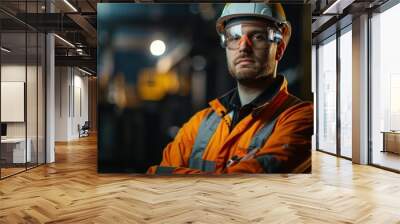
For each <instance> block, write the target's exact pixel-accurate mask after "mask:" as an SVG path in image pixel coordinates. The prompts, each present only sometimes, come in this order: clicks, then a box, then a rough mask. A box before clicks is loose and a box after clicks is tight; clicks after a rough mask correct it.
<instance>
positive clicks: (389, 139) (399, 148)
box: [381, 131, 400, 154]
mask: <svg viewBox="0 0 400 224" xmlns="http://www.w3.org/2000/svg"><path fill="white" fill-rule="evenodd" d="M381 133H383V150H382V152H393V153H397V154H400V131H382V132H381Z"/></svg>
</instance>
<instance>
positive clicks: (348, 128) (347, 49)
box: [340, 26, 353, 158]
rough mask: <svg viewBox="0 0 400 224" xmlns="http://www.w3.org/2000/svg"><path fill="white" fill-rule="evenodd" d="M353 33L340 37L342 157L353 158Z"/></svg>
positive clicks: (349, 30) (348, 32)
mask: <svg viewBox="0 0 400 224" xmlns="http://www.w3.org/2000/svg"><path fill="white" fill-rule="evenodd" d="M351 65H352V33H351V26H350V27H348V28H347V29H345V30H344V31H343V34H342V35H341V36H340V155H341V156H344V157H348V158H351V157H352V148H351V141H352V138H351V136H352V125H351V124H352V96H353V95H352V74H353V72H352V66H351Z"/></svg>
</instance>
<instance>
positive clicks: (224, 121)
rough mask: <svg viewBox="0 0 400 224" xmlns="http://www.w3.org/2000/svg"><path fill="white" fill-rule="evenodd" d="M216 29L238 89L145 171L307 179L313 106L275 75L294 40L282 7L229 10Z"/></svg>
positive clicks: (196, 120)
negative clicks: (293, 175)
mask: <svg viewBox="0 0 400 224" xmlns="http://www.w3.org/2000/svg"><path fill="white" fill-rule="evenodd" d="M216 28H217V32H218V34H219V35H220V37H221V43H222V46H223V47H224V48H226V57H227V62H228V68H229V72H230V74H231V75H232V76H233V78H235V79H236V81H237V88H235V89H233V90H231V91H230V92H228V93H227V94H225V95H224V96H222V97H220V98H217V99H215V100H213V101H211V102H210V103H209V104H210V107H208V108H206V109H204V110H202V111H200V112H198V113H196V114H195V115H194V116H193V117H192V118H191V119H190V120H189V121H188V122H187V123H186V124H184V126H183V127H182V128H181V130H180V131H179V132H178V134H177V136H176V137H175V139H174V141H172V142H171V143H170V144H169V145H168V146H167V147H166V148H165V149H164V152H163V159H162V161H161V164H160V165H158V166H152V167H150V168H149V170H148V173H149V174H211V173H214V174H223V173H309V172H310V171H311V135H312V133H313V107H312V103H310V102H303V101H301V100H300V99H298V98H297V97H295V96H293V95H291V94H290V93H289V92H288V89H287V81H286V79H285V77H284V76H282V75H278V74H277V66H278V62H279V61H280V60H281V58H282V56H283V53H284V51H285V49H286V46H287V44H288V42H289V39H290V35H291V25H290V23H289V22H288V21H286V16H285V12H284V10H283V7H282V5H281V4H267V3H229V4H226V6H225V8H224V10H223V12H222V15H221V17H220V18H219V19H218V20H217V25H216Z"/></svg>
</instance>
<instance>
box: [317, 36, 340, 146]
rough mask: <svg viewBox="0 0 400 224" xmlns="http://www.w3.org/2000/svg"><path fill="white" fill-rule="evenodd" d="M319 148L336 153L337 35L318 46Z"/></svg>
mask: <svg viewBox="0 0 400 224" xmlns="http://www.w3.org/2000/svg"><path fill="white" fill-rule="evenodd" d="M317 60H318V61H317V63H318V105H317V107H318V146H317V147H318V149H319V150H322V151H326V152H330V153H336V36H333V37H331V38H329V40H328V41H326V43H323V44H320V45H319V47H318V59H317Z"/></svg>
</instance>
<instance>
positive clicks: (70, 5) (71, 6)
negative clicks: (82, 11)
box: [64, 0, 78, 12]
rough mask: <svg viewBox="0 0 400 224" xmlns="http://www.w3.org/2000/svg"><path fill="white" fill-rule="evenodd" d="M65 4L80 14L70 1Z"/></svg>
mask: <svg viewBox="0 0 400 224" xmlns="http://www.w3.org/2000/svg"><path fill="white" fill-rule="evenodd" d="M64 2H65V4H67V5H68V6H69V7H70V8H71V9H72V10H73V11H74V12H78V10H77V9H76V8H75V7H74V6H73V5H72V4H71V3H69V1H68V0H64Z"/></svg>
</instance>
